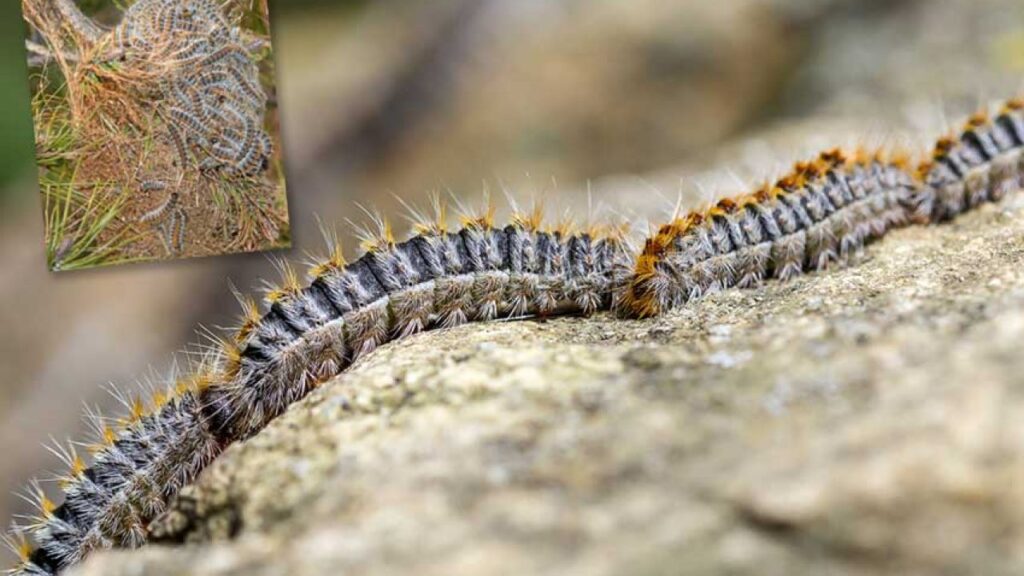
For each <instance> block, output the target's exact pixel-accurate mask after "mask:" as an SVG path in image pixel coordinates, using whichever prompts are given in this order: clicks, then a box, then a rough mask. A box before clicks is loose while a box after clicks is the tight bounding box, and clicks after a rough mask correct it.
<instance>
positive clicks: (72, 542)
mask: <svg viewBox="0 0 1024 576" xmlns="http://www.w3.org/2000/svg"><path fill="white" fill-rule="evenodd" d="M180 386H181V387H180V388H179V389H178V390H177V391H175V392H173V396H170V395H168V394H158V395H156V396H155V397H154V398H153V399H152V400H151V403H152V404H151V406H149V407H147V406H144V405H143V404H142V403H141V400H132V401H130V404H131V408H130V409H129V412H130V414H129V416H127V417H125V418H123V419H121V420H120V421H117V422H116V423H115V422H112V421H108V420H105V419H102V418H100V417H95V419H94V421H93V423H94V427H95V428H96V431H97V432H96V433H97V436H96V438H95V439H94V441H93V443H92V444H91V445H89V446H88V449H89V451H90V452H92V462H91V464H89V465H88V466H86V464H85V460H84V459H83V458H81V457H79V456H77V455H76V454H75V451H74V449H73V448H72V449H71V450H70V451H69V452H68V454H69V458H68V461H69V464H68V467H69V471H68V472H67V473H66V474H65V476H64V477H63V478H61V479H60V480H59V484H60V486H61V489H62V491H63V492H64V501H63V503H61V504H60V505H59V506H58V505H55V504H54V503H53V502H51V501H49V500H48V499H47V498H46V496H44V495H42V492H41V491H40V492H39V494H40V497H39V504H38V510H39V512H38V516H37V517H35V518H33V519H32V520H31V521H30V522H29V524H28V525H27V526H25V527H22V528H19V529H18V530H17V531H16V536H17V538H19V539H21V538H24V533H25V532H28V533H30V534H31V536H32V539H33V540H34V541H35V543H36V546H35V548H34V549H30V548H28V547H21V548H20V551H19V554H20V555H21V563H20V564H19V565H18V566H17V567H15V568H13V569H12V570H10V571H8V573H9V574H25V575H28V574H32V575H38V574H56V573H57V572H59V571H60V570H61V569H63V568H64V567H67V566H70V565H73V564H75V563H77V562H79V561H81V560H82V559H83V558H84V557H85V556H86V555H88V554H89V553H90V552H91V551H93V550H96V549H101V548H110V547H137V546H140V545H142V544H143V543H145V540H146V524H147V523H148V521H149V520H151V519H152V518H153V517H154V516H155V515H157V514H158V513H159V512H161V511H162V510H163V508H164V506H165V503H166V502H167V499H168V498H169V497H170V496H172V495H173V494H175V493H176V492H177V491H178V490H179V489H180V488H181V487H182V486H183V485H185V484H186V483H188V482H190V481H192V480H193V479H194V478H195V476H196V474H198V472H199V471H200V470H202V469H203V468H204V467H205V466H206V465H207V464H208V463H209V462H210V461H211V460H212V459H213V458H214V457H215V456H216V455H217V454H218V453H219V452H220V451H221V449H222V445H221V444H220V443H218V441H217V439H216V438H215V437H214V436H213V435H212V434H210V433H209V432H208V430H207V426H206V424H205V420H204V418H203V416H202V414H201V411H200V401H199V395H198V389H197V388H192V387H184V385H180Z"/></svg>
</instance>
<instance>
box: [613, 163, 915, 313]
mask: <svg viewBox="0 0 1024 576" xmlns="http://www.w3.org/2000/svg"><path fill="white" fill-rule="evenodd" d="M905 165H906V162H905V160H904V159H902V158H894V159H885V158H883V157H881V156H867V155H865V154H863V153H862V154H859V155H858V157H856V158H852V159H851V158H848V157H847V156H846V155H845V154H844V153H843V152H841V151H839V150H833V151H829V152H826V153H823V154H822V155H820V156H819V157H818V158H817V159H815V160H814V161H813V162H806V163H798V164H797V165H796V168H795V169H794V170H793V171H792V172H791V173H790V174H789V175H787V176H785V177H783V178H782V179H780V180H779V181H778V182H776V183H775V184H774V185H770V186H765V187H763V188H761V189H760V190H758V191H757V192H755V193H753V194H749V195H746V196H741V197H738V198H727V199H725V200H722V201H719V202H718V203H717V204H716V205H714V206H712V207H711V208H709V209H707V210H704V211H699V212H692V213H690V214H688V215H686V216H683V217H679V218H676V219H674V220H673V221H672V222H670V223H669V224H666V225H665V226H662V227H661V228H660V229H659V230H658V233H657V234H656V235H655V236H653V237H652V238H649V239H648V240H647V241H646V244H645V246H644V249H643V251H642V253H641V254H640V255H639V257H638V258H637V261H636V266H635V269H634V274H633V277H632V279H631V280H630V282H629V283H628V284H627V285H626V286H625V287H624V292H623V294H622V296H621V298H619V303H620V306H619V312H620V313H622V314H624V315H626V316H632V317H649V316H655V315H658V314H661V313H663V312H665V311H667V310H670V309H672V308H675V307H678V306H681V305H682V304H684V303H685V302H688V301H690V300H692V299H695V298H699V297H701V296H702V295H704V294H709V293H713V292H716V291H719V290H723V289H726V288H731V287H734V286H736V287H741V288H746V287H752V286H756V285H758V284H760V283H761V282H762V281H763V280H764V279H765V278H769V277H772V278H778V279H780V280H786V279H789V278H793V277H794V276H797V275H799V274H802V273H804V272H809V271H814V270H822V269H825V268H828V267H829V266H830V265H833V264H841V263H846V262H848V261H849V260H850V258H851V257H852V256H853V255H854V254H856V253H857V252H858V251H859V250H860V249H861V248H862V247H863V245H864V244H865V243H866V242H868V241H870V240H873V239H875V238H878V237H880V236H882V235H883V234H885V232H886V231H887V230H889V229H891V228H894V227H899V226H903V225H905V224H906V223H907V222H908V221H909V213H908V206H910V205H911V203H912V201H913V196H914V193H915V191H916V189H917V188H918V185H917V183H916V182H915V181H914V179H913V178H912V177H911V175H910V174H909V173H908V172H907V171H906V170H905V168H904V166H905Z"/></svg>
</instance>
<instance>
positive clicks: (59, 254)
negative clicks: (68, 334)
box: [22, 0, 291, 271]
mask: <svg viewBox="0 0 1024 576" xmlns="http://www.w3.org/2000/svg"><path fill="white" fill-rule="evenodd" d="M267 2H268V0H229V1H228V2H224V1H220V0H136V1H134V2H132V1H131V0H78V1H75V0H22V10H23V13H24V17H25V22H26V23H27V36H26V48H27V53H28V64H29V68H28V70H29V75H30V86H31V90H32V114H33V118H34V126H35V141H36V158H37V162H38V165H39V188H40V192H41V194H42V205H43V211H44V217H45V230H46V257H47V262H48V265H49V267H50V269H51V270H54V271H60V270H74V269H82V268H90V267H95V266H108V265H113V264H121V263H128V262H141V261H153V260H164V259H177V258H188V257H195V256H210V255H215V254H226V253H233V252H253V251H262V250H272V249H277V248H286V247H288V246H289V244H290V237H291V234H290V229H289V223H288V209H287V200H286V188H285V178H284V169H283V161H282V154H281V142H280V130H279V123H278V113H277V100H276V96H275V94H276V89H275V82H274V79H275V69H274V68H275V67H274V51H273V48H272V44H271V38H270V16H269V10H268V6H267Z"/></svg>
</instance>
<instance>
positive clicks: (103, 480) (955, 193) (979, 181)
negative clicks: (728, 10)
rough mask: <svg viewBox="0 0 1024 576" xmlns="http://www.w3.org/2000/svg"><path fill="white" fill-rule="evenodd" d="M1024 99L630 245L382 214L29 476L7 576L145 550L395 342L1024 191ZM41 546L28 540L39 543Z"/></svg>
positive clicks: (532, 228)
mask: <svg viewBox="0 0 1024 576" xmlns="http://www.w3.org/2000/svg"><path fill="white" fill-rule="evenodd" d="M1022 110H1024V103H1022V102H1021V101H1019V100H1012V101H1010V102H1008V103H1007V104H1006V105H1005V106H1004V107H1003V108H1002V110H1001V111H1000V113H999V114H998V115H997V116H996V117H995V118H994V119H989V118H987V117H985V116H983V115H976V116H974V117H972V118H971V120H970V121H969V123H968V124H967V127H966V128H965V129H964V130H963V132H962V133H961V134H959V135H958V136H957V137H955V138H944V139H942V140H941V141H940V142H939V143H938V145H937V146H936V148H935V151H934V153H933V154H932V158H930V159H929V160H928V161H926V162H923V163H921V164H920V165H918V166H912V165H911V163H910V161H909V159H908V157H906V156H904V155H899V154H895V155H886V154H882V153H867V152H855V153H852V154H846V153H843V152H841V151H839V150H831V151H828V152H825V153H823V154H821V155H820V156H819V157H817V158H815V159H814V160H812V161H810V162H804V163H798V164H797V165H796V167H795V168H794V169H793V171H792V172H791V173H790V174H788V175H786V176H784V177H783V178H780V179H779V180H778V181H776V182H775V183H774V184H772V185H766V186H763V187H761V188H760V189H758V190H757V191H755V192H753V193H751V194H747V195H743V196H740V197H737V198H731V199H726V200H722V201H720V202H718V203H717V204H715V205H714V206H712V207H711V208H709V209H707V210H703V211H700V212H694V213H691V214H689V215H686V216H679V217H675V218H673V219H672V221H671V222H669V223H668V224H666V225H664V226H662V227H660V228H659V229H658V231H657V233H656V234H655V235H654V236H653V237H651V238H649V239H648V240H647V241H646V243H645V244H644V247H643V249H642V251H641V252H640V253H639V254H634V253H633V252H632V251H631V250H630V249H629V245H628V243H627V242H626V240H625V238H624V233H623V229H622V228H621V227H591V228H588V229H581V230H577V229H576V228H575V227H573V226H572V225H570V224H562V225H560V226H557V227H555V228H553V229H552V228H545V227H543V226H542V222H541V221H542V218H541V213H540V211H539V210H536V209H535V210H533V211H530V212H523V211H519V210H514V213H513V216H512V218H511V220H510V222H509V223H508V224H507V225H505V226H498V225H497V224H496V223H495V221H494V211H493V208H489V209H488V210H486V211H485V212H484V213H482V214H473V213H469V212H468V211H463V212H464V213H463V214H462V217H461V225H460V227H459V228H458V229H452V230H449V228H448V226H447V218H446V211H445V208H444V205H443V204H441V203H440V202H436V203H435V214H434V215H433V216H432V217H431V218H423V217H419V218H418V223H417V225H416V226H415V228H414V232H413V234H412V235H411V237H410V238H409V239H408V240H405V241H403V242H397V241H396V240H395V239H394V238H393V237H392V234H391V231H390V227H389V226H388V225H387V224H386V223H385V222H384V221H383V220H379V219H378V220H377V221H376V222H375V227H376V230H375V231H374V232H373V233H372V234H367V235H366V238H365V239H364V249H365V251H364V254H363V255H362V256H361V257H359V258H358V259H356V260H355V261H353V262H350V263H348V262H346V261H345V260H344V258H343V257H342V254H341V251H340V249H338V248H337V244H336V243H332V249H331V253H330V255H329V256H328V257H327V258H326V259H325V260H323V261H322V262H319V263H317V264H316V265H314V266H313V267H312V268H311V270H310V272H309V282H308V283H306V284H305V285H303V284H301V283H300V281H299V279H298V276H297V275H296V274H295V272H293V271H292V269H291V268H289V267H287V266H282V269H283V277H284V280H283V282H282V283H281V285H280V286H277V287H274V288H273V289H271V290H270V291H269V292H268V294H267V295H266V298H265V306H264V307H263V308H262V309H261V308H260V307H259V306H258V305H257V303H256V302H255V301H254V300H251V299H246V298H240V300H241V301H242V303H243V310H244V313H243V319H242V321H241V325H240V327H239V328H238V330H237V331H235V332H234V333H233V334H231V335H230V336H227V337H225V338H224V339H223V342H221V343H220V344H219V346H218V347H217V348H216V350H214V351H212V352H210V353H208V354H207V355H206V356H205V357H204V359H203V360H202V361H201V362H199V363H198V365H197V366H195V367H194V369H193V370H192V371H191V372H190V373H189V374H187V375H185V376H182V377H180V378H176V379H174V381H173V382H171V383H170V384H169V387H168V389H167V390H166V391H161V392H158V393H155V394H153V395H152V397H151V398H149V399H148V400H143V399H141V398H138V397H128V396H122V398H121V400H122V403H123V404H124V405H125V407H126V411H127V415H126V416H123V417H121V418H119V419H107V418H103V417H101V416H99V415H97V414H89V421H90V424H91V425H92V427H93V429H94V430H95V434H94V438H93V439H92V441H91V442H90V443H88V444H86V445H85V446H86V448H87V450H88V452H89V453H91V458H90V462H89V463H87V462H86V459H85V458H83V457H82V456H81V455H80V454H79V452H78V450H77V449H76V446H77V445H72V446H68V447H58V448H56V449H54V450H53V451H54V452H55V453H56V454H57V455H58V456H59V457H60V458H61V459H62V460H63V461H64V463H65V464H66V467H67V470H66V472H65V473H63V475H62V476H61V477H60V478H59V479H58V484H59V485H60V487H61V489H62V491H63V493H64V499H63V502H62V503H60V504H57V503H55V502H54V501H52V500H51V499H50V498H49V497H48V496H47V495H46V493H45V492H44V491H43V490H42V489H41V488H40V486H39V484H38V483H34V484H32V487H31V489H30V491H29V495H28V497H29V498H30V499H31V500H32V501H33V503H34V504H35V505H36V507H37V508H38V512H37V514H36V515H35V516H33V517H32V518H30V519H28V520H27V522H26V523H25V524H23V525H19V526H15V527H14V528H13V530H12V532H11V534H10V536H9V537H8V538H7V540H8V543H9V545H10V546H11V547H12V548H13V549H14V550H15V551H16V552H17V553H18V554H19V556H20V562H19V564H18V565H17V566H15V567H14V568H12V569H10V570H9V571H8V573H9V574H12V575H48V574H55V573H57V572H59V571H60V570H62V569H64V568H66V567H68V566H71V565H73V564H75V563H77V562H79V561H81V560H82V559H83V558H84V557H85V556H87V555H88V554H89V553H90V552H92V551H93V550H96V549H102V548H109V547H135V546H140V545H142V544H144V543H145V541H146V536H147V526H148V524H149V523H150V521H151V520H152V519H153V518H154V517H156V516H157V515H158V514H160V513H161V512H162V511H163V510H164V508H165V506H166V504H167V502H168V501H169V499H170V498H171V497H173V496H174V495H175V494H176V493H177V492H178V491H179V489H180V488H181V487H182V486H184V485H185V484H187V483H189V482H191V481H192V480H193V479H194V478H195V477H196V475H197V474H198V473H199V472H200V471H201V470H202V469H203V468H204V467H205V466H207V465H208V464H209V463H210V462H211V461H212V460H213V459H214V458H216V457H217V455H218V454H220V453H221V452H222V451H223V450H224V449H225V447H227V446H228V445H230V444H231V443H233V442H236V441H239V440H243V439H245V438H248V437H250V436H252V435H253V434H255V433H256V432H258V431H259V430H260V429H262V428H263V427H264V426H265V425H266V424H267V423H268V422H269V421H270V420H272V419H273V418H275V417H276V416H278V415H279V414H281V413H282V412H283V411H284V410H285V409H286V408H287V407H288V406H289V405H290V404H291V403H293V402H295V401H296V400H298V399H300V398H302V397H303V396H304V395H306V394H307V393H308V392H309V391H310V390H311V389H312V388H314V387H315V386H316V385H318V384H319V383H320V382H323V381H324V380H326V379H328V378H330V377H332V376H334V375H336V374H338V373H339V372H340V371H342V370H344V369H345V368H347V367H348V366H350V365H351V363H352V362H353V361H355V360H356V359H357V358H359V357H360V356H362V355H364V354H367V353H369V352H371V351H373V350H374V349H375V348H376V347H377V346H380V345H381V344H384V343H386V342H388V341H390V340H395V339H399V338H402V337H405V336H408V335H411V334H414V333H416V332H419V331H422V330H427V329H431V328H436V327H449V326H455V325H458V324H462V323H465V322H470V321H478V320H479V321H486V320H491V319H495V318H500V317H520V316H548V315H555V314H590V313H593V312H595V311H598V310H605V309H614V310H615V311H616V312H617V313H618V314H620V315H622V316H626V317H646V316H653V315H657V314H662V313H664V312H666V311H668V310H670V309H672V308H674V307H678V306H680V305H682V304H684V303H686V302H687V301H689V300H691V299H693V298H697V297H700V296H702V295H704V294H707V293H709V292H714V291H716V290H722V289H726V288H730V287H733V286H738V287H749V286H755V285H757V284H759V283H761V282H762V281H763V280H764V279H766V278H778V279H780V280H786V279H788V278H792V277H793V276H795V275H798V274H801V273H804V272H808V271H813V270H820V269H823V268H826V267H828V266H829V265H832V264H835V263H846V262H848V261H849V260H850V258H851V256H852V255H853V254H855V253H856V252H857V251H859V250H860V248H861V247H862V246H863V245H864V244H865V243H866V242H869V241H871V240H873V239H877V238H879V237H881V236H882V235H884V234H885V233H886V232H887V231H888V230H891V229H893V228H895V227H899V226H904V225H907V224H911V223H919V224H922V223H931V222H940V221H942V220H945V219H948V218H951V217H953V216H955V215H956V214H959V213H961V212H963V211H965V210H967V209H968V208H971V207H974V206H977V205H978V204H980V203H982V202H987V201H994V200H997V199H999V198H1000V197H1002V196H1004V195H1005V194H1007V193H1008V192H1010V191H1011V190H1018V189H1020V188H1021V186H1022V176H1024V167H1022V161H1024V160H1022V158H1024V154H1022V151H1024V112H1022ZM30 539H31V541H32V542H29V540H30Z"/></svg>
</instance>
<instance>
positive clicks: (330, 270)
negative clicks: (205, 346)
mask: <svg viewBox="0 0 1024 576" xmlns="http://www.w3.org/2000/svg"><path fill="white" fill-rule="evenodd" d="M630 262H631V257H630V255H629V253H628V251H627V249H626V248H625V244H624V243H623V241H622V240H621V238H619V237H617V236H604V237H593V236H591V235H590V234H588V233H585V232H584V233H578V234H570V233H563V232H559V231H540V230H532V231H526V230H524V229H522V228H521V227H520V226H519V225H517V224H510V225H508V226H506V227H503V228H497V227H491V226H476V225H473V226H466V227H464V228H462V229H461V230H459V231H456V232H429V233H419V234H416V235H414V236H412V237H411V238H410V239H408V240H406V241H404V242H400V243H395V242H393V241H391V240H389V239H384V240H383V241H382V242H380V243H378V244H377V245H375V246H373V247H372V249H370V250H369V251H367V252H366V253H365V254H364V255H363V256H362V257H360V258H359V259H357V260H355V261H353V262H351V263H349V264H345V265H330V266H325V265H321V266H317V267H316V270H315V273H314V276H313V278H312V280H311V282H310V283H309V285H308V286H305V287H298V285H297V282H295V281H294V279H289V280H287V281H286V282H285V285H284V287H283V288H282V289H279V290H277V291H275V292H272V293H271V294H269V295H268V302H269V309H268V311H267V312H266V313H265V314H264V315H263V316H261V317H260V318H259V320H257V321H252V322H249V323H247V326H246V328H245V330H244V333H241V334H240V336H239V337H238V338H237V339H236V340H237V343H236V344H235V345H236V346H237V359H236V360H235V361H234V362H233V363H232V366H230V367H228V368H227V370H226V371H227V372H228V373H231V374H233V375H234V377H233V378H232V379H231V380H230V381H229V382H228V383H227V384H225V385H224V386H217V387H213V388H211V389H210V391H209V392H208V393H207V395H206V398H207V401H208V409H209V411H208V417H209V419H210V421H211V423H212V425H213V427H214V429H216V430H218V434H220V435H222V436H223V437H225V438H228V439H232V440H234V439H240V438H246V437H248V436H250V435H252V434H254V433H255V432H257V431H259V430H260V429H262V428H263V426H265V425H266V423H267V422H268V421H269V420H270V419H272V418H274V417H276V416H277V415H279V414H280V413H281V412H282V411H284V409H285V408H287V407H288V405H290V404H291V403H292V402H294V401H295V400H297V399H298V398H301V397H302V396H304V395H305V394H306V393H307V392H308V391H309V389H310V388H312V387H313V386H315V385H316V384H317V383H318V382H320V381H322V380H323V379H324V378H326V377H330V376H333V375H334V374H337V373H338V372H339V371H340V370H343V369H344V368H346V367H347V366H348V365H350V364H351V363H352V362H353V361H354V360H356V359H358V358H359V357H360V356H362V355H365V354H367V353H369V352H372V351H373V350H374V349H375V348H377V347H378V346H380V345H381V344H384V343H386V342H388V341H391V340H394V339H397V338H402V337H405V336H408V335H411V334H415V333H417V332H420V331H423V330H427V329H431V328H435V327H450V326H455V325H458V324H462V323H465V322H469V321H486V320H491V319H494V318H499V317H508V316H522V315H549V314H568V313H583V314H589V313H591V312H594V311H596V310H599V309H607V308H609V307H610V306H611V294H612V293H613V292H614V290H613V284H614V282H616V279H617V278H621V277H622V276H623V274H624V273H625V271H627V270H628V269H629V266H630ZM289 274H291V273H287V274H286V276H287V275H289Z"/></svg>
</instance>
